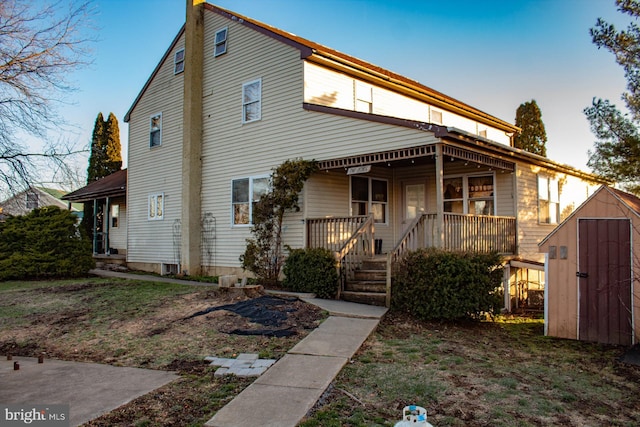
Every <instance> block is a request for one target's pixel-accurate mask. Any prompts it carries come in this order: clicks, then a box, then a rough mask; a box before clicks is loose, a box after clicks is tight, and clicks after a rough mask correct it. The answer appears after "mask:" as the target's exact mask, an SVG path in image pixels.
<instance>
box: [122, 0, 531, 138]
mask: <svg viewBox="0 0 640 427" xmlns="http://www.w3.org/2000/svg"><path fill="white" fill-rule="evenodd" d="M204 7H205V9H206V10H209V11H211V12H214V13H217V14H219V15H222V16H224V17H226V18H228V19H230V20H232V21H235V22H237V23H239V24H241V25H244V26H247V27H249V28H251V29H253V30H255V31H258V32H260V33H262V34H265V35H267V36H269V37H272V38H274V39H276V40H279V41H281V42H283V43H285V44H288V45H290V46H292V47H294V48H296V49H299V50H300V57H301V58H302V59H305V60H308V61H311V62H314V63H317V64H320V65H323V66H326V67H329V68H332V69H336V70H337V71H340V72H343V73H346V74H349V75H352V76H355V77H358V78H361V79H364V80H367V81H370V82H372V83H375V84H378V85H381V86H383V87H388V88H390V89H391V90H394V91H397V92H401V93H403V94H405V95H407V96H410V97H413V98H417V99H420V100H422V101H425V102H428V103H430V104H433V105H435V106H437V107H440V108H443V109H445V110H448V111H452V112H455V113H458V114H461V115H463V116H465V117H468V118H471V119H473V120H477V121H479V122H481V123H485V124H487V125H490V126H493V127H495V128H498V129H501V130H503V131H505V132H510V133H514V132H518V131H519V130H520V129H519V128H518V127H517V126H514V125H513V124H511V123H508V122H506V121H504V120H501V119H499V118H497V117H494V116H492V115H490V114H488V113H485V112H483V111H480V110H478V109H477V108H474V107H472V106H470V105H468V104H465V103H463V102H461V101H458V100H457V99H455V98H452V97H450V96H447V95H445V94H443V93H441V92H438V91H436V90H434V89H432V88H430V87H428V86H425V85H423V84H422V83H419V82H417V81H415V80H412V79H409V78H407V77H404V76H402V75H400V74H397V73H394V72H392V71H389V70H386V69H384V68H381V67H379V66H377V65H373V64H371V63H369V62H366V61H363V60H361V59H359V58H356V57H354V56H350V55H347V54H344V53H342V52H339V51H337V50H335V49H332V48H329V47H326V46H323V45H321V44H318V43H315V42H312V41H310V40H307V39H304V38H302V37H299V36H296V35H295V34H292V33H289V32H286V31H283V30H281V29H279V28H276V27H273V26H271V25H268V24H265V23H262V22H260V21H256V20H254V19H251V18H248V17H246V16H243V15H240V14H238V13H235V12H232V11H229V10H226V9H223V8H221V7H218V6H214V5H212V4H209V3H205V5H204ZM184 30H185V27H184V26H183V27H182V28H181V29H180V31H179V32H178V34H177V35H176V37H175V38H174V40H173V42H172V43H171V45H170V46H169V49H167V51H166V52H165V54H164V56H163V57H162V59H161V60H160V62H159V63H158V65H157V66H156V68H155V69H154V71H153V73H152V74H151V76H150V77H149V79H148V80H147V82H146V83H145V85H144V87H143V88H142V90H141V91H140V93H139V94H138V96H137V97H136V99H135V100H134V102H133V104H132V106H131V108H130V109H129V111H128V112H127V114H126V115H125V117H124V121H125V122H128V121H129V118H130V115H131V112H132V111H133V109H134V108H135V106H136V105H137V103H138V101H139V100H140V98H141V97H142V95H143V94H144V92H145V91H146V89H147V87H148V86H149V84H150V83H151V81H152V80H153V78H154V77H155V75H156V74H157V72H158V70H159V69H160V67H161V65H162V63H164V61H165V60H166V59H167V57H168V56H169V55H170V53H171V51H172V50H173V48H174V47H175V45H176V43H177V42H178V40H179V39H180V37H181V36H182V34H183V33H184Z"/></svg>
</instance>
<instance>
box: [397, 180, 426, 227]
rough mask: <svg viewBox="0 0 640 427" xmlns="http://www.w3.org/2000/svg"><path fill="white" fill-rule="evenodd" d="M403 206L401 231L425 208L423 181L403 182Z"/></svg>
mask: <svg viewBox="0 0 640 427" xmlns="http://www.w3.org/2000/svg"><path fill="white" fill-rule="evenodd" d="M403 187H404V191H403V195H404V206H403V213H402V231H403V232H404V231H406V229H407V227H409V225H410V224H411V222H412V221H413V219H414V218H415V217H417V216H418V215H420V214H422V213H423V212H425V211H426V209H427V203H426V200H427V198H426V194H425V193H426V192H425V185H424V183H404V184H403Z"/></svg>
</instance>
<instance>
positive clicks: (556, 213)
mask: <svg viewBox="0 0 640 427" xmlns="http://www.w3.org/2000/svg"><path fill="white" fill-rule="evenodd" d="M559 218H560V188H559V183H558V180H557V179H553V178H550V177H548V176H544V175H538V221H539V222H540V223H541V224H557V223H558V220H559Z"/></svg>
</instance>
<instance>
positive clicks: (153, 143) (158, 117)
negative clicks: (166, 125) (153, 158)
mask: <svg viewBox="0 0 640 427" xmlns="http://www.w3.org/2000/svg"><path fill="white" fill-rule="evenodd" d="M160 145H162V113H158V114H154V115H153V116H151V119H150V121H149V147H158V146H160Z"/></svg>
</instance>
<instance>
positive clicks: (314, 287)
mask: <svg viewBox="0 0 640 427" xmlns="http://www.w3.org/2000/svg"><path fill="white" fill-rule="evenodd" d="M283 272H284V275H285V279H284V282H283V283H282V285H283V286H284V287H285V288H286V289H289V290H292V291H296V292H313V293H315V294H316V296H317V297H318V298H334V297H335V296H336V293H337V292H338V272H337V270H336V259H335V256H334V255H333V252H331V251H330V250H328V249H324V248H313V249H293V250H291V251H290V253H289V257H288V258H287V260H286V261H285V264H284V268H283Z"/></svg>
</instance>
